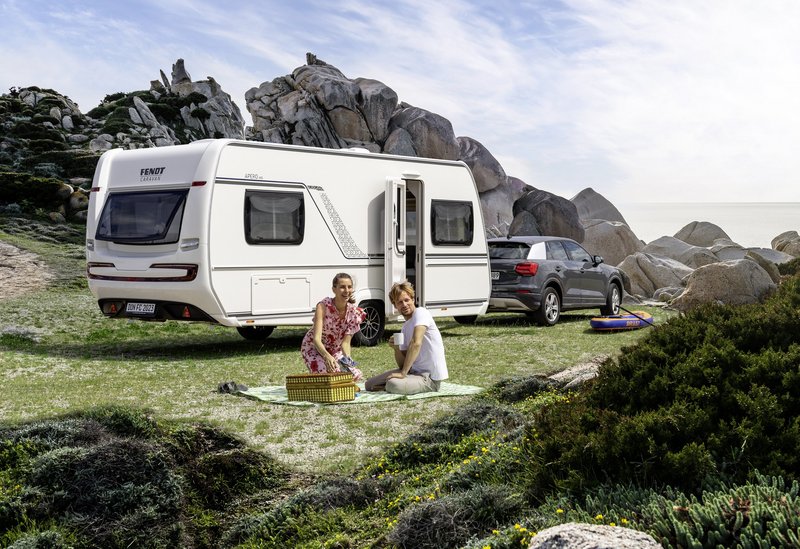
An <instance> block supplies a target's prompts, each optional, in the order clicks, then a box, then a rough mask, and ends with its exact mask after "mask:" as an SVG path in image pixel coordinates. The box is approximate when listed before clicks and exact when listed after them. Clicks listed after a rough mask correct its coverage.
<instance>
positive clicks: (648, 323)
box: [619, 305, 655, 328]
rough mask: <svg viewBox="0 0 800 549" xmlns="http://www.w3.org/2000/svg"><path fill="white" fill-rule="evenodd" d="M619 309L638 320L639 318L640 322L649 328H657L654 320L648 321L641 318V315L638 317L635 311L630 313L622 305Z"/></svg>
mask: <svg viewBox="0 0 800 549" xmlns="http://www.w3.org/2000/svg"><path fill="white" fill-rule="evenodd" d="M619 309H620V311H625V312H626V313H628V314H629V315H633V316H635V317H636V318H638V319H639V320H641V321H642V322H644V323H645V324H646V325H647V326H652V327H653V328H655V324H654V322H653V320H646V319H644V318H642V317H640V316H639V315H637V314H636V313H634V312H633V311H629V310H628V309H626V308H625V307H623V306H622V305H620V306H619Z"/></svg>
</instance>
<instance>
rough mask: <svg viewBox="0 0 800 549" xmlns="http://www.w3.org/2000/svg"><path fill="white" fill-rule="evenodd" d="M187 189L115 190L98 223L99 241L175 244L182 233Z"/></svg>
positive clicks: (109, 196) (109, 197) (96, 235)
mask: <svg viewBox="0 0 800 549" xmlns="http://www.w3.org/2000/svg"><path fill="white" fill-rule="evenodd" d="M188 193H189V191H188V189H187V190H179V191H153V192H125V193H111V194H109V195H108V200H107V201H106V204H105V206H104V207H103V213H102V214H100V221H99V222H98V224H97V234H95V238H96V239H97V240H109V241H112V242H118V243H121V244H172V243H175V242H177V241H178V239H179V238H180V234H181V221H182V219H183V208H184V206H185V205H186V195H187V194H188Z"/></svg>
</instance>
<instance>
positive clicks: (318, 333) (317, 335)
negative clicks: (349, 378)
mask: <svg viewBox="0 0 800 549" xmlns="http://www.w3.org/2000/svg"><path fill="white" fill-rule="evenodd" d="M324 321H325V305H324V304H322V303H317V308H316V309H315V310H314V347H315V348H316V349H317V352H318V353H319V354H320V356H322V358H323V359H324V360H325V369H326V370H327V371H328V372H333V371H335V370H336V359H335V358H334V357H333V355H332V354H330V353H329V352H328V349H326V348H325V345H324V344H323V343H322V323H323V322H324Z"/></svg>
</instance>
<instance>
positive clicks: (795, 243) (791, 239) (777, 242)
mask: <svg viewBox="0 0 800 549" xmlns="http://www.w3.org/2000/svg"><path fill="white" fill-rule="evenodd" d="M770 245H771V246H772V248H773V249H774V250H777V251H779V252H783V253H785V254H789V255H791V256H794V257H800V234H797V231H786V232H785V233H781V234H779V235H778V236H776V237H775V238H773V239H772V242H771V243H770Z"/></svg>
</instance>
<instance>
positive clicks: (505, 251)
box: [488, 236, 622, 326]
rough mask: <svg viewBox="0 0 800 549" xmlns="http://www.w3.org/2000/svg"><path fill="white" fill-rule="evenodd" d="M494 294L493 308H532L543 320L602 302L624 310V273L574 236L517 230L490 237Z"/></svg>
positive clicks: (608, 310) (613, 310)
mask: <svg viewBox="0 0 800 549" xmlns="http://www.w3.org/2000/svg"><path fill="white" fill-rule="evenodd" d="M488 242H489V261H490V262H491V267H492V296H491V298H490V299H489V311H519V312H524V313H528V314H529V315H531V316H532V317H533V318H534V320H535V321H536V322H537V323H539V324H541V325H543V326H552V325H554V324H555V323H556V322H558V319H559V317H560V316H561V311H567V310H572V309H590V308H594V307H599V308H600V312H601V313H602V314H604V315H612V314H618V313H619V306H620V303H621V302H622V274H621V273H620V271H619V269H617V268H616V267H612V266H610V265H606V264H605V263H603V258H602V257H600V256H599V255H594V256H593V255H590V254H589V252H587V251H586V250H584V249H583V248H582V247H581V245H580V244H578V243H577V242H575V241H574V240H570V239H569V238H559V237H554V236H514V237H510V238H490V239H489V240H488Z"/></svg>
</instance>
